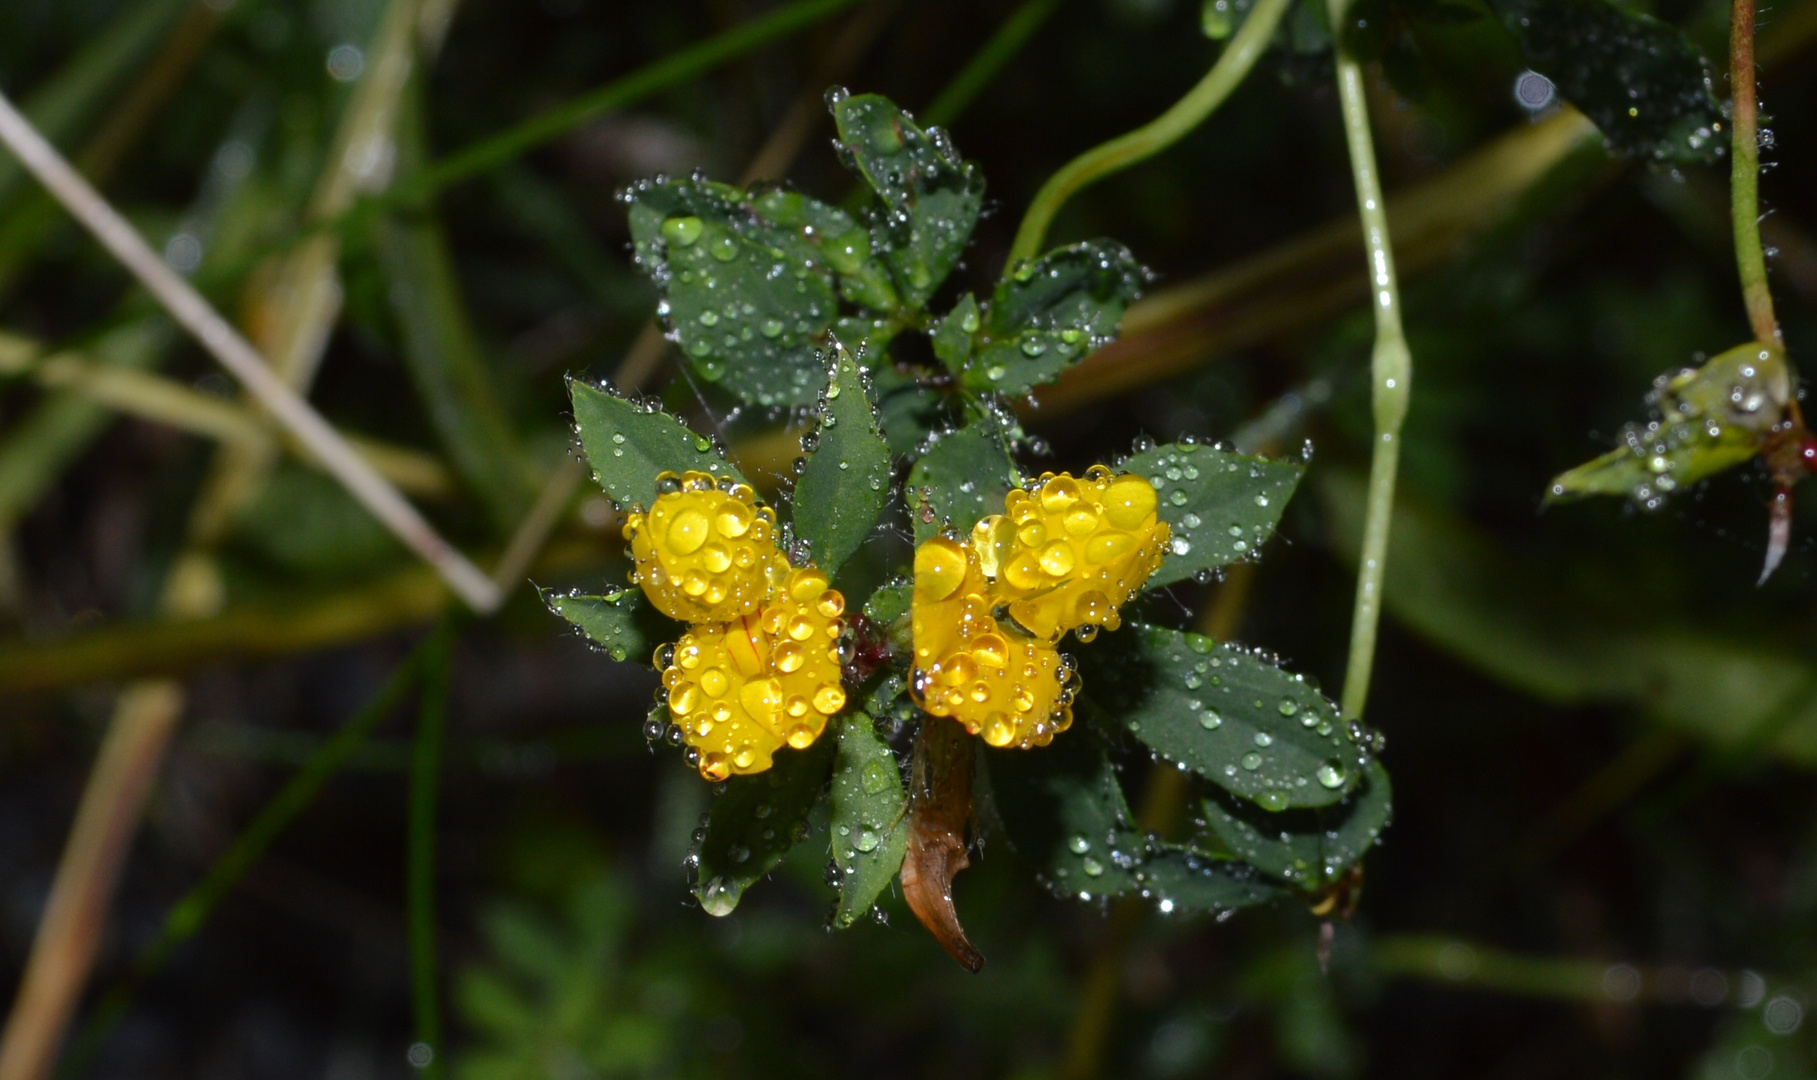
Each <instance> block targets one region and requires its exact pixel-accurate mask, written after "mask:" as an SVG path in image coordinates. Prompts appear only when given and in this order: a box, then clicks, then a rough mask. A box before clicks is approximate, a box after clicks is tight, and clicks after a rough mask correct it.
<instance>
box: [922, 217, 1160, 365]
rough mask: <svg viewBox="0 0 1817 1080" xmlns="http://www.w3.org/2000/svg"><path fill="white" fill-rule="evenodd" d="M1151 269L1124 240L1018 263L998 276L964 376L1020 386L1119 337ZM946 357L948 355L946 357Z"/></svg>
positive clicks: (1093, 242) (1076, 247) (1096, 242)
mask: <svg viewBox="0 0 1817 1080" xmlns="http://www.w3.org/2000/svg"><path fill="white" fill-rule="evenodd" d="M1146 277H1147V274H1146V272H1145V271H1144V270H1143V269H1142V265H1141V264H1140V263H1138V262H1136V257H1135V256H1134V255H1131V254H1130V253H1129V249H1128V248H1126V247H1124V246H1123V245H1122V244H1118V243H1113V242H1112V241H1109V240H1088V241H1086V242H1085V243H1082V244H1074V245H1073V246H1071V247H1066V248H1059V249H1056V250H1054V251H1050V252H1048V253H1047V254H1045V255H1043V256H1041V257H1040V258H1039V259H1035V260H1033V261H1030V262H1024V263H1021V264H1020V265H1018V266H1016V267H1014V268H1013V269H1012V270H1011V271H1010V272H1009V273H1008V274H1006V275H1005V276H1004V278H1003V280H1002V281H1000V282H998V283H997V294H996V296H995V297H994V298H993V299H992V300H991V305H990V313H989V318H988V319H986V321H985V341H984V343H983V344H981V345H980V347H979V349H978V351H977V353H976V355H974V356H973V357H972V358H971V359H970V361H969V362H967V363H966V365H965V371H964V373H963V375H962V376H961V380H962V381H963V382H964V383H965V385H967V386H969V387H971V388H972V389H974V390H986V391H992V392H996V393H1003V394H1023V393H1027V392H1028V391H1029V390H1030V389H1031V388H1033V387H1035V386H1039V385H1041V384H1042V383H1050V382H1053V381H1054V380H1055V379H1057V378H1059V377H1060V373H1061V372H1063V371H1065V370H1066V369H1067V368H1069V367H1071V366H1072V365H1073V364H1075V363H1077V362H1078V361H1079V360H1080V359H1082V358H1083V357H1084V356H1085V355H1086V354H1087V353H1089V352H1091V351H1092V350H1094V349H1097V348H1099V347H1101V346H1104V345H1107V344H1109V343H1110V341H1111V339H1112V338H1114V337H1116V334H1117V324H1118V323H1119V322H1121V321H1122V320H1123V311H1124V309H1125V308H1127V307H1129V305H1130V302H1131V301H1133V300H1135V298H1136V297H1137V296H1139V295H1141V292H1142V285H1143V282H1144V280H1145V279H1146ZM942 359H945V358H944V357H943V358H942Z"/></svg>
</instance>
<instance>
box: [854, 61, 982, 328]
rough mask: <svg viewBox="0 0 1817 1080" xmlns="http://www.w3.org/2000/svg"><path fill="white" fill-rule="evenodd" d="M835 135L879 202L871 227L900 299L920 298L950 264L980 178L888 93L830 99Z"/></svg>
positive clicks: (913, 301)
mask: <svg viewBox="0 0 1817 1080" xmlns="http://www.w3.org/2000/svg"><path fill="white" fill-rule="evenodd" d="M832 109H833V120H834V123H835V124H836V125H837V126H838V129H839V141H840V143H841V145H842V146H843V147H844V148H845V149H846V151H847V152H848V153H849V154H850V155H851V161H852V162H853V163H854V164H855V165H856V166H857V168H858V172H859V174H860V175H861V176H863V177H864V180H865V183H867V184H869V185H870V188H871V190H872V191H874V192H876V194H877V197H878V198H879V199H880V200H881V201H882V203H883V210H884V214H883V220H882V221H881V222H879V224H878V225H877V228H876V230H875V235H876V239H877V246H878V247H879V248H880V249H881V252H882V258H883V261H884V262H885V263H886V264H887V265H888V266H889V268H890V270H891V273H892V275H893V276H894V279H895V283H896V289H897V291H898V292H899V293H900V294H901V296H902V299H903V300H904V301H905V302H907V303H908V304H909V305H911V306H913V307H922V306H925V305H926V304H927V301H928V298H929V297H931V296H932V295H933V294H934V290H935V289H937V288H939V287H940V283H941V282H943V281H945V280H946V277H947V275H948V274H950V273H951V272H952V270H953V267H954V266H955V265H956V264H957V263H958V261H959V256H960V255H961V254H963V253H964V251H965V245H966V244H967V242H969V241H970V239H971V235H972V228H973V226H975V225H976V224H977V222H978V214H979V211H980V210H982V209H983V206H984V177H983V176H982V175H981V174H980V173H979V171H978V168H977V166H976V165H974V164H973V163H971V162H969V161H965V160H963V159H962V158H960V157H959V153H958V151H957V150H955V149H954V148H953V145H952V142H951V140H949V139H948V138H946V136H945V133H944V132H940V131H939V129H933V130H929V131H924V130H922V128H921V127H920V126H919V125H917V124H916V123H915V122H914V120H913V119H911V118H910V117H909V115H908V114H907V113H905V112H903V111H902V110H901V109H899V108H897V107H896V105H895V104H894V103H893V102H891V101H890V100H889V99H888V98H884V97H880V96H878V95H876V94H858V95H855V96H851V97H837V96H836V95H835V98H834V100H833V105H832Z"/></svg>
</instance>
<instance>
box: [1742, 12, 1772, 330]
mask: <svg viewBox="0 0 1817 1080" xmlns="http://www.w3.org/2000/svg"><path fill="white" fill-rule="evenodd" d="M1729 90H1730V93H1731V94H1732V98H1731V104H1732V106H1733V115H1732V116H1731V117H1730V123H1731V124H1732V125H1733V126H1732V128H1731V129H1730V138H1731V140H1732V142H1731V151H1730V154H1729V156H1730V158H1731V159H1733V160H1732V164H1731V166H1730V171H1729V189H1730V192H1731V194H1730V200H1729V205H1730V213H1731V215H1732V216H1733V218H1734V225H1735V262H1736V264H1737V265H1738V266H1739V268H1740V270H1741V297H1742V300H1743V301H1745V302H1746V304H1747V307H1748V322H1749V323H1751V324H1753V327H1754V337H1755V339H1756V340H1758V341H1764V342H1767V343H1769V344H1777V343H1779V342H1780V341H1781V340H1782V339H1781V338H1780V336H1779V320H1778V318H1776V317H1775V316H1774V314H1773V291H1772V289H1770V288H1769V287H1768V286H1767V259H1766V252H1765V251H1764V250H1763V249H1762V247H1761V244H1760V100H1759V97H1758V96H1757V95H1756V93H1755V88H1754V0H1734V2H1733V4H1732V5H1731V7H1730V9H1729Z"/></svg>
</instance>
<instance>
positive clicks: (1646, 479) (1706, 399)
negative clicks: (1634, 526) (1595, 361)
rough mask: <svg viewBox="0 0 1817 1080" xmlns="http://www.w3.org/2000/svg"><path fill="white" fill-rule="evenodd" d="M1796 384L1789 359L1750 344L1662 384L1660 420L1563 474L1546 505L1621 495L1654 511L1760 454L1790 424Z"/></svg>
mask: <svg viewBox="0 0 1817 1080" xmlns="http://www.w3.org/2000/svg"><path fill="white" fill-rule="evenodd" d="M1792 385H1793V379H1792V374H1791V369H1790V367H1789V365H1787V364H1786V362H1785V357H1784V355H1783V354H1782V353H1781V352H1780V351H1779V350H1778V349H1775V348H1772V347H1769V346H1765V345H1761V344H1758V343H1756V342H1749V343H1747V344H1745V345H1739V346H1736V347H1735V348H1733V349H1729V350H1727V351H1726V352H1723V353H1721V354H1719V355H1717V356H1715V357H1713V358H1712V359H1711V360H1710V361H1709V362H1708V363H1706V364H1704V365H1703V366H1702V367H1699V368H1695V369H1691V370H1688V371H1683V372H1680V373H1679V374H1678V375H1676V376H1673V377H1671V378H1669V379H1665V380H1664V385H1663V386H1662V387H1660V389H1659V390H1658V391H1657V392H1656V393H1655V396H1654V398H1653V401H1654V404H1655V406H1656V407H1657V408H1658V410H1659V414H1660V415H1659V419H1657V420H1654V421H1652V422H1650V423H1647V424H1644V425H1642V424H1629V425H1628V426H1627V427H1625V428H1623V429H1622V433H1621V445H1620V446H1619V447H1617V448H1615V449H1614V450H1611V451H1609V452H1608V453H1606V454H1604V455H1602V456H1601V457H1599V458H1597V459H1595V460H1594V461H1589V462H1586V463H1584V464H1582V465H1579V466H1578V467H1577V468H1575V469H1570V470H1568V471H1566V472H1563V473H1560V474H1559V475H1558V476H1557V477H1556V478H1555V479H1554V480H1553V481H1552V486H1551V489H1550V491H1549V492H1548V493H1547V498H1548V499H1554V500H1556V499H1568V498H1572V497H1575V496H1580V495H1618V496H1626V497H1628V498H1631V499H1633V500H1634V501H1635V502H1637V503H1639V504H1641V505H1642V506H1644V507H1646V508H1647V509H1649V510H1650V509H1655V508H1657V507H1658V505H1659V501H1660V499H1661V498H1663V497H1664V496H1665V495H1668V494H1670V493H1671V492H1673V491H1676V490H1678V489H1680V488H1684V487H1688V486H1690V485H1691V484H1695V483H1697V482H1698V481H1699V480H1703V479H1706V478H1708V477H1710V476H1713V475H1715V474H1716V473H1719V472H1721V471H1722V470H1724V469H1728V468H1733V467H1734V466H1736V465H1739V464H1741V463H1742V462H1745V461H1748V460H1750V459H1751V458H1753V457H1754V456H1756V455H1757V454H1759V453H1760V452H1761V451H1762V450H1763V449H1764V448H1765V445H1766V439H1767V436H1768V434H1769V433H1770V432H1771V431H1772V430H1773V429H1774V428H1775V427H1776V426H1777V425H1779V423H1780V422H1781V421H1782V420H1783V419H1784V418H1785V414H1786V410H1787V406H1788V405H1789V403H1790V402H1791V399H1792Z"/></svg>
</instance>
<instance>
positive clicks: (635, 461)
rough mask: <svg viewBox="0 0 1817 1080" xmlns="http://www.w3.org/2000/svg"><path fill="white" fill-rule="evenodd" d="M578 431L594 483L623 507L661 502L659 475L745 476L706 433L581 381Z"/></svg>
mask: <svg viewBox="0 0 1817 1080" xmlns="http://www.w3.org/2000/svg"><path fill="white" fill-rule="evenodd" d="M568 392H569V394H570V395H571V396H572V398H573V401H574V430H575V433H576V434H577V435H579V436H580V445H581V449H582V450H584V451H585V452H586V455H587V463H588V464H589V465H591V466H592V468H593V479H594V481H595V482H597V483H598V484H599V486H600V489H601V490H602V491H604V492H605V493H606V495H607V497H608V498H610V499H611V500H612V501H613V502H615V503H617V504H618V506H619V507H620V508H621V509H624V508H627V507H632V506H646V507H647V506H649V505H650V504H652V503H653V502H655V501H656V477H657V476H658V475H659V474H661V473H665V472H672V473H684V472H689V471H696V472H704V473H709V474H711V475H713V476H729V477H731V478H732V479H734V480H737V481H740V482H744V477H743V476H742V475H741V474H740V473H739V471H738V469H737V468H736V467H734V466H733V464H732V463H731V462H729V461H727V460H726V459H725V457H724V455H722V454H720V452H719V451H718V449H717V448H716V447H715V446H714V445H713V441H712V440H711V439H708V438H707V437H706V436H705V435H700V434H696V433H695V432H694V431H693V430H692V429H691V428H689V427H688V426H687V425H686V424H684V423H682V422H681V421H680V420H677V419H676V418H675V417H673V416H670V415H669V414H668V413H666V412H663V411H662V410H661V409H659V408H656V407H655V406H654V405H644V404H639V403H638V402H634V401H628V400H626V399H625V398H622V397H619V396H618V395H617V394H614V393H612V392H611V391H608V390H602V389H600V388H599V387H596V386H589V385H587V384H586V383H583V382H580V381H578V380H576V381H573V382H570V383H569V384H568Z"/></svg>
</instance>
